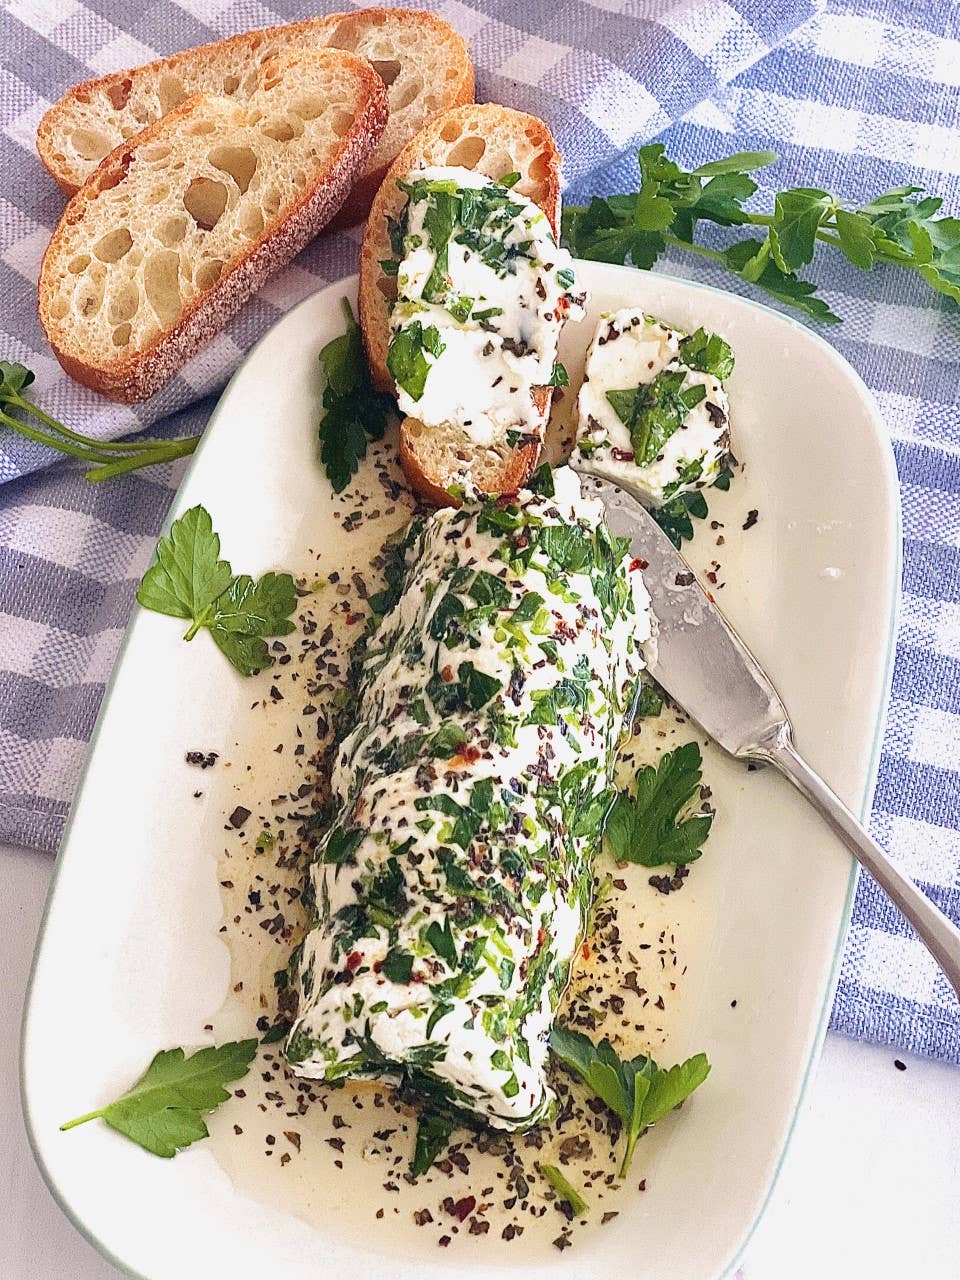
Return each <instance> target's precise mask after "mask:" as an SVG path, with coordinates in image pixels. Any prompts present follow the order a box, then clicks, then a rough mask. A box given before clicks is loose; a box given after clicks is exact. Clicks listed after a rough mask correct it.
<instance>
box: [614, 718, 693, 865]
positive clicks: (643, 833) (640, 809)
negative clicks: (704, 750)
mask: <svg viewBox="0 0 960 1280" xmlns="http://www.w3.org/2000/svg"><path fill="white" fill-rule="evenodd" d="M701 764H702V760H701V757H700V748H699V746H698V745H697V744H696V743H695V742H687V743H685V744H684V745H683V746H682V747H677V748H676V750H674V751H668V752H667V753H666V755H663V756H661V757H660V762H659V764H658V765H657V767H656V768H654V767H653V765H645V766H644V767H643V768H642V769H641V770H640V772H639V773H638V774H637V781H636V790H635V792H634V794H633V795H631V794H630V792H629V791H621V792H620V794H619V795H618V796H617V798H616V800H615V802H614V805H613V808H612V809H611V810H610V816H609V817H608V818H607V825H606V828H605V835H606V839H607V847H608V848H609V850H610V852H611V853H612V854H613V856H614V857H615V858H616V859H617V861H618V862H635V863H639V864H640V866H642V867H659V866H663V865H664V864H665V863H673V864H679V863H687V862H693V861H695V860H696V859H697V858H699V857H700V855H701V853H702V852H703V849H702V846H703V844H704V842H705V841H706V838H707V836H708V835H709V834H710V827H711V826H712V824H713V815H712V814H709V813H697V814H694V815H693V816H691V817H688V818H684V819H683V820H682V821H680V820H679V817H680V814H681V813H682V812H683V811H684V810H685V809H687V807H688V806H689V804H690V802H691V801H692V800H693V798H694V796H696V795H697V794H698V792H699V790H700V780H701V777H702V774H701V772H700V766H701Z"/></svg>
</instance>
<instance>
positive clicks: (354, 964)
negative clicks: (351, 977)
mask: <svg viewBox="0 0 960 1280" xmlns="http://www.w3.org/2000/svg"><path fill="white" fill-rule="evenodd" d="M362 959H363V956H362V955H361V954H360V952H359V951H351V952H350V954H349V955H348V956H347V968H348V969H349V970H350V971H351V972H353V970H354V969H359V968H360V961H361V960H362Z"/></svg>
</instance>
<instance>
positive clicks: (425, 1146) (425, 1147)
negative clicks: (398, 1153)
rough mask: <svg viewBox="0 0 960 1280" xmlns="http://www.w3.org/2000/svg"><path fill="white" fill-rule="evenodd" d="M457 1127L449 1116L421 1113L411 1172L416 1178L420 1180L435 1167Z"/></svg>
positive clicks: (427, 1112)
mask: <svg viewBox="0 0 960 1280" xmlns="http://www.w3.org/2000/svg"><path fill="white" fill-rule="evenodd" d="M456 1127H457V1126H456V1123H455V1122H454V1121H453V1120H451V1119H450V1118H449V1117H448V1116H443V1115H438V1114H437V1113H435V1112H430V1111H421V1113H420V1119H419V1121H418V1123H417V1143H416V1148H415V1150H414V1153H413V1160H412V1161H411V1162H410V1172H411V1174H412V1175H413V1176H414V1177H415V1178H419V1177H420V1175H421V1174H423V1173H426V1172H427V1170H428V1169H430V1168H431V1167H432V1166H433V1163H434V1161H435V1160H436V1159H437V1157H438V1156H439V1155H440V1152H441V1151H443V1149H444V1148H445V1147H446V1145H447V1143H448V1142H449V1141H450V1135H451V1133H453V1131H454V1129H456Z"/></svg>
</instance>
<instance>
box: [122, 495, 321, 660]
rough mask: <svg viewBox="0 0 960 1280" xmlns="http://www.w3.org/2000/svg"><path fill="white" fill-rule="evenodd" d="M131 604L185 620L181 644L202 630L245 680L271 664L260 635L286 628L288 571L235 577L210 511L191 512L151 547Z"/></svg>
mask: <svg viewBox="0 0 960 1280" xmlns="http://www.w3.org/2000/svg"><path fill="white" fill-rule="evenodd" d="M137 600H138V601H139V602H140V604H142V605H143V607H144V608H145V609H152V610H153V611H154V612H155V613H165V614H167V615H168V616H169V617H173V618H183V619H185V620H186V621H188V622H189V623H190V626H189V627H188V629H187V631H186V633H185V634H184V637H183V638H184V640H192V639H193V637H194V636H195V635H196V634H197V632H198V631H200V630H201V629H204V628H205V629H206V630H208V631H209V632H210V634H211V635H212V636H213V639H214V641H215V643H216V644H217V646H218V648H219V649H220V650H221V652H222V653H223V654H224V655H225V656H226V658H227V659H228V660H229V661H230V662H231V663H232V664H233V666H234V667H236V669H237V670H238V671H239V672H240V674H241V675H245V676H250V675H254V674H255V673H256V672H257V671H262V670H263V668H264V667H269V666H270V665H271V664H272V662H273V657H272V656H271V654H270V652H269V650H268V648H267V644H266V639H265V637H267V636H285V635H289V633H290V632H291V631H292V630H293V623H292V622H291V621H290V614H292V613H293V611H294V610H295V609H296V607H297V589H296V586H295V585H294V581H293V578H292V577H291V576H290V574H289V573H265V574H264V575H263V576H262V577H261V578H259V579H256V580H254V579H253V578H251V577H250V575H249V574H247V573H238V574H235V573H234V572H233V570H232V569H231V567H230V565H229V564H228V562H227V561H226V560H221V559H220V537H219V535H218V534H217V533H215V532H214V529H213V522H212V521H211V519H210V513H209V512H208V511H207V510H206V509H205V508H204V507H201V506H196V507H191V508H190V510H189V511H185V512H184V513H183V515H182V516H181V517H180V519H179V520H174V522H173V524H172V526H171V528H170V533H169V534H168V535H167V536H166V537H164V538H161V539H160V541H159V542H158V543H157V559H156V563H155V564H152V565H151V566H150V568H149V569H148V570H147V572H146V573H145V574H144V575H143V581H142V582H141V583H140V586H139V587H138V588H137Z"/></svg>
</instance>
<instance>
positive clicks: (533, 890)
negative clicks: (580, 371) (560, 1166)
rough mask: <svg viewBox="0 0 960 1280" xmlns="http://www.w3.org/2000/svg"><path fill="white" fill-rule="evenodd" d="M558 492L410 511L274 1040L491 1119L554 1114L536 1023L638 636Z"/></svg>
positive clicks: (364, 669)
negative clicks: (295, 1002) (285, 1015)
mask: <svg viewBox="0 0 960 1280" xmlns="http://www.w3.org/2000/svg"><path fill="white" fill-rule="evenodd" d="M555 484H556V493H555V495H554V496H550V497H545V496H538V495H534V494H532V493H524V492H521V494H520V495H519V496H518V497H517V498H516V499H513V500H512V501H510V502H508V503H505V502H504V500H502V499H501V500H500V501H496V502H494V501H490V502H486V503H483V504H480V503H472V504H467V505H465V506H464V507H462V508H461V509H459V510H455V509H450V508H447V509H443V510H440V511H437V512H436V513H434V514H432V515H430V516H429V517H426V518H422V519H417V520H415V521H414V522H413V524H412V525H411V528H410V531H409V533H408V534H407V536H406V538H405V540H404V543H403V547H402V549H401V550H402V560H401V561H399V562H398V566H397V569H396V572H395V573H394V575H393V581H394V585H395V591H394V594H395V596H396V602H395V604H394V606H393V607H392V608H391V609H390V610H389V611H388V612H387V613H386V615H385V616H384V617H383V619H382V621H381V622H380V625H379V627H378V629H377V630H376V631H375V632H374V633H373V634H372V636H371V637H370V638H369V640H368V643H367V645H366V648H365V649H364V651H363V654H362V658H361V661H360V666H359V680H358V689H357V697H356V702H355V704H354V710H355V719H353V720H352V722H351V730H350V732H348V733H347V734H346V736H345V737H343V739H342V741H341V742H340V745H339V748H338V751H337V755H336V761H335V766H334V773H333V790H334V796H335V798H336V800H337V802H338V805H339V810H338V817H337V820H336V823H335V825H334V826H333V827H332V829H331V830H330V831H329V832H328V833H327V835H326V836H325V838H324V841H323V843H322V844H321V846H320V849H319V851H318V857H317V860H316V861H315V863H314V865H313V867H312V868H311V880H310V884H311V890H312V893H311V894H310V895H308V896H311V897H312V898H313V902H312V904H310V905H311V910H312V912H313V919H312V927H311V929H310V931H309V933H308V934H307V936H306V938H305V940H304V943H303V947H302V951H301V953H300V954H299V956H297V957H296V958H295V961H294V969H295V972H296V975H297V977H298V982H299V1007H298V1012H297V1016H296V1019H295V1021H294V1024H293V1027H292V1028H291V1031H290V1034H289V1037H288V1039H287V1042H286V1050H285V1051H286V1057H287V1060H288V1062H289V1063H290V1064H291V1065H292V1066H293V1068H294V1069H295V1070H296V1071H297V1072H299V1073H300V1074H302V1075H306V1076H310V1077H313V1078H317V1079H322V1080H336V1079H340V1078H342V1077H346V1076H378V1077H386V1078H389V1079H394V1080H398V1081H400V1082H402V1083H404V1084H406V1085H411V1086H413V1087H414V1088H416V1089H418V1090H419V1091H421V1092H423V1093H425V1094H426V1095H427V1096H428V1097H430V1098H431V1099H432V1100H433V1101H434V1103H435V1104H437V1103H438V1104H440V1105H442V1106H444V1107H446V1108H451V1109H454V1110H455V1111H457V1112H458V1113H460V1114H461V1115H463V1114H466V1115H468V1116H472V1117H474V1118H476V1119H477V1120H479V1121H481V1122H483V1123H486V1124H491V1125H494V1126H496V1127H498V1128H502V1129H517V1128H521V1127H524V1126H527V1125H531V1124H534V1123H536V1122H538V1121H540V1120H541V1119H543V1118H544V1117H545V1116H546V1115H547V1114H549V1112H550V1109H551V1104H552V1101H553V1095H552V1092H551V1090H550V1088H549V1086H548V1084H547V1081H546V1076H545V1064H546V1057H547V1044H546V1038H547V1033H548V1031H549V1028H550V1024H551V1022H552V1020H553V1017H554V1013H555V1010H556V1008H557V1004H558V1002H559V1000H560V997H561V995H562V994H563V991H564V989H565V987H566V984H567V980H568V977H569V971H570V961H571V958H572V956H573V955H574V952H575V950H576V948H577V946H578V944H579V941H580V939H581V937H582V934H583V929H584V925H585V920H586V913H587V910H588V907H589V904H590V899H591V886H592V880H593V870H592V859H593V854H594V852H595V848H596V846H597V844H598V842H599V836H600V830H601V825H602V821H603V818H604V816H605V813H606V810H607V808H608V807H609V804H610V801H611V799H612V794H613V793H612V791H611V790H610V781H611V770H612V766H613V762H614V759H615V755H616V750H617V747H618V745H619V742H620V739H621V735H622V733H623V730H624V725H625V722H627V721H628V719H629V717H630V716H631V715H632V707H633V698H634V693H635V690H636V687H637V677H638V676H639V673H640V671H641V670H642V669H643V667H644V666H645V656H644V652H645V646H646V645H647V644H648V642H649V641H650V637H651V615H650V599H649V596H648V595H647V592H646V589H645V587H644V585H643V580H642V578H641V576H640V573H639V572H638V571H636V570H634V571H631V569H630V562H629V561H628V560H627V559H626V558H625V546H624V543H623V542H622V541H620V540H617V539H614V538H612V537H611V535H610V534H609V533H608V531H607V529H606V526H605V525H604V524H603V521H602V510H601V508H600V505H599V503H597V502H595V501H593V500H589V501H588V500H585V499H584V498H583V497H582V496H581V494H580V489H579V483H578V481H577V479H576V477H575V476H574V475H573V474H572V473H571V472H569V471H566V470H563V471H560V472H557V473H556V475H555Z"/></svg>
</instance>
